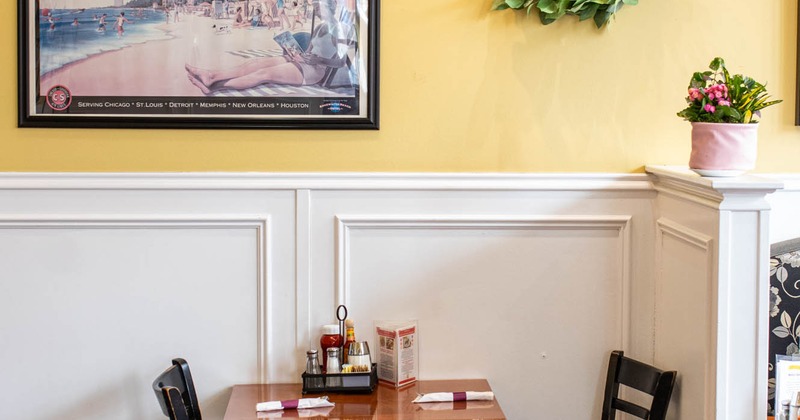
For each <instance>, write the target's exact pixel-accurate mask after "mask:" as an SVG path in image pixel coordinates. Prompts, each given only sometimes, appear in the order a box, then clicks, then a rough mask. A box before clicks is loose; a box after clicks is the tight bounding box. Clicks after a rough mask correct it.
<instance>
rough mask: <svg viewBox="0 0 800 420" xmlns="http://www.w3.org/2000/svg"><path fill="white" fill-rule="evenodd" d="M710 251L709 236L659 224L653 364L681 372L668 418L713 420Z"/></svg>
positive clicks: (665, 222) (671, 223)
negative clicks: (700, 416)
mask: <svg viewBox="0 0 800 420" xmlns="http://www.w3.org/2000/svg"><path fill="white" fill-rule="evenodd" d="M712 246H713V242H712V238H711V237H710V236H707V235H705V234H702V233H700V232H697V231H695V230H693V229H690V228H687V227H686V226H683V225H680V224H678V223H676V222H674V221H672V220H669V219H666V218H661V219H659V221H658V235H657V241H656V254H657V259H656V261H657V266H656V272H657V273H658V276H657V280H656V294H655V300H656V311H655V320H656V328H655V331H656V336H655V341H656V346H655V361H656V363H657V364H658V365H659V366H664V367H669V369H670V370H677V371H678V372H679V375H678V378H677V383H676V386H675V390H674V392H673V398H672V405H671V408H670V410H671V411H670V412H669V413H668V418H669V419H690V418H696V417H698V416H699V414H698V413H704V414H703V415H702V418H714V417H713V416H714V410H715V407H714V404H715V403H714V377H715V376H714V369H715V363H716V360H715V358H714V357H713V349H714V348H715V344H714V340H713V331H712V328H711V322H712V316H713V314H714V313H715V310H714V309H715V306H714V304H713V303H712V302H713V297H714V296H715V295H716V293H715V291H714V278H713V275H714V272H713V262H714V261H713V249H712ZM687 372H692V373H693V374H688V373H687Z"/></svg>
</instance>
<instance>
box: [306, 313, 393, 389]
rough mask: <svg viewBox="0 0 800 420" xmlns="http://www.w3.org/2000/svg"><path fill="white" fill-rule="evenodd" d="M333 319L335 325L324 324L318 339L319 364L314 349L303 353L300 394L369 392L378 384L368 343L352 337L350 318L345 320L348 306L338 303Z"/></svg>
mask: <svg viewBox="0 0 800 420" xmlns="http://www.w3.org/2000/svg"><path fill="white" fill-rule="evenodd" d="M336 318H337V319H338V320H339V325H338V328H337V325H335V324H331V325H325V326H323V334H322V337H321V338H320V347H321V348H322V351H323V354H322V359H323V360H322V366H320V363H319V360H318V358H317V351H316V349H312V350H309V351H308V352H307V353H306V357H307V359H306V371H305V372H304V373H303V375H302V378H303V394H307V393H323V392H343V393H370V392H372V391H373V390H374V389H375V387H376V386H377V384H378V369H377V365H376V364H374V363H372V361H371V355H370V352H369V345H368V344H367V342H366V341H362V342H357V341H356V340H355V333H354V325H353V321H352V320H349V319H347V307H345V306H344V305H339V307H338V308H336ZM345 327H346V328H347V330H346V331H347V334H346V338H345Z"/></svg>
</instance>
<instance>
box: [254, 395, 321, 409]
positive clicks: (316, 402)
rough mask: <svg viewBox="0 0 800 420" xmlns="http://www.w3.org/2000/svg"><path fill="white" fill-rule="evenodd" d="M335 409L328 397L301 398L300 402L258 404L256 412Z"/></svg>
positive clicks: (284, 401)
mask: <svg viewBox="0 0 800 420" xmlns="http://www.w3.org/2000/svg"><path fill="white" fill-rule="evenodd" d="M320 407H333V403H332V402H330V401H328V397H320V398H300V399H299V400H283V401H267V402H262V403H258V404H256V411H273V410H288V409H298V410H303V409H306V408H320Z"/></svg>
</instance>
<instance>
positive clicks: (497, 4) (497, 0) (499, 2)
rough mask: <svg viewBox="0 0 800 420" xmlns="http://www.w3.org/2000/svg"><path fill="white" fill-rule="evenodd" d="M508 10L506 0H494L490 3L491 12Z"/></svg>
mask: <svg viewBox="0 0 800 420" xmlns="http://www.w3.org/2000/svg"><path fill="white" fill-rule="evenodd" d="M506 9H508V3H506V0H494V1H493V2H492V10H506Z"/></svg>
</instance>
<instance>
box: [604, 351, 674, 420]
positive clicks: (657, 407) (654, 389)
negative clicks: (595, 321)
mask: <svg viewBox="0 0 800 420" xmlns="http://www.w3.org/2000/svg"><path fill="white" fill-rule="evenodd" d="M676 375H677V373H676V372H675V371H667V372H664V371H662V370H660V369H657V368H655V367H653V366H650V365H647V364H644V363H642V362H639V361H636V360H633V359H630V358H627V357H625V356H624V353H623V352H622V351H620V350H615V351H612V352H611V357H610V358H609V361H608V376H607V377H606V392H605V396H604V398H603V412H602V414H601V416H600V418H601V420H614V419H615V418H616V413H617V410H619V411H622V412H625V413H628V414H632V415H634V416H636V417H639V418H642V419H646V420H664V419H665V418H666V417H667V408H668V407H669V399H670V397H671V396H672V388H673V387H674V386H675V376H676ZM620 384H622V385H625V386H629V387H631V388H634V389H638V390H639V391H642V392H644V393H646V394H649V395H651V396H652V397H653V401H652V403H651V404H650V408H649V409H647V408H644V407H642V406H639V405H636V404H634V403H632V402H629V401H625V400H622V399H620V398H618V397H617V395H618V393H619V385H620Z"/></svg>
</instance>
